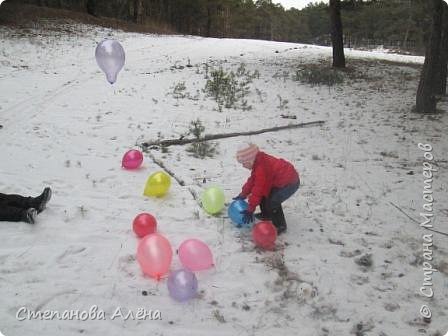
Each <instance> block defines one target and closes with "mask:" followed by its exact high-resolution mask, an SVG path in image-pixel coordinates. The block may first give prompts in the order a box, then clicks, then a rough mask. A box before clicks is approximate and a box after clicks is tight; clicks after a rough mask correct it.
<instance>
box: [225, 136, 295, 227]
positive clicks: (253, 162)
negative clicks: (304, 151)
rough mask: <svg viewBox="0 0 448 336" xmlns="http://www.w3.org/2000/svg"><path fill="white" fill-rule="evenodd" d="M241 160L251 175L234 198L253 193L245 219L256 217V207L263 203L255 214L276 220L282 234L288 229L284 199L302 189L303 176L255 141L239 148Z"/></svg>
mask: <svg viewBox="0 0 448 336" xmlns="http://www.w3.org/2000/svg"><path fill="white" fill-rule="evenodd" d="M236 157H237V160H238V162H239V163H241V164H242V165H243V167H244V168H246V169H250V170H251V175H250V177H249V179H248V180H247V182H246V183H245V184H244V186H243V189H242V191H241V193H240V194H239V195H238V196H237V197H235V198H234V199H245V198H247V197H248V196H249V200H248V203H249V207H248V209H247V210H245V211H243V212H242V213H243V222H244V223H246V224H248V223H250V222H253V220H254V215H253V213H254V211H255V208H256V207H257V205H260V209H261V213H260V214H256V215H255V216H256V217H257V218H259V219H263V220H272V223H273V224H274V226H275V227H276V228H277V233H278V234H280V233H282V232H284V231H286V221H285V216H284V215H283V209H282V203H283V202H284V201H286V200H287V199H288V198H289V197H291V196H292V195H293V194H294V193H295V192H296V191H297V189H299V185H300V179H299V174H298V173H297V171H296V169H295V168H294V166H293V165H292V164H291V163H290V162H288V161H285V160H283V159H278V158H275V157H273V156H271V155H268V154H266V153H264V152H262V151H260V150H259V149H258V147H257V146H256V145H254V144H250V145H249V146H248V147H246V148H244V149H241V150H239V151H238V152H237V155H236Z"/></svg>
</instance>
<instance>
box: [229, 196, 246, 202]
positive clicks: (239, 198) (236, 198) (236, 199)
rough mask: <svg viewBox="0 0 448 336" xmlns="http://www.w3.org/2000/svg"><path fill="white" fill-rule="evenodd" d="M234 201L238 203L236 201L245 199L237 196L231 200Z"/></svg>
mask: <svg viewBox="0 0 448 336" xmlns="http://www.w3.org/2000/svg"><path fill="white" fill-rule="evenodd" d="M232 199H233V200H234V201H238V200H245V199H246V196H242V195H238V196H236V197H234V198H232Z"/></svg>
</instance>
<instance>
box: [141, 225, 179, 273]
mask: <svg viewBox="0 0 448 336" xmlns="http://www.w3.org/2000/svg"><path fill="white" fill-rule="evenodd" d="M172 258H173V250H172V249H171V244H170V242H169V241H168V239H166V238H165V237H164V236H162V235H161V234H159V233H152V234H150V235H148V236H145V237H144V238H143V239H142V240H140V243H139V244H138V248H137V261H138V263H139V264H140V268H141V269H142V271H143V273H144V274H146V275H149V276H150V277H152V278H154V279H156V280H160V279H161V278H162V276H163V275H165V274H167V273H168V271H169V269H170V265H171V260H172Z"/></svg>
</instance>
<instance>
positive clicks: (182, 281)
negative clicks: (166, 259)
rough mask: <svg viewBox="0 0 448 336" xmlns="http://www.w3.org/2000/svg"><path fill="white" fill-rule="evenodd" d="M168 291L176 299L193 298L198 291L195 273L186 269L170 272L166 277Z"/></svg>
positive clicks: (185, 299)
mask: <svg viewBox="0 0 448 336" xmlns="http://www.w3.org/2000/svg"><path fill="white" fill-rule="evenodd" d="M168 291H169V292H170V296H171V297H172V298H173V299H175V300H177V301H181V302H184V301H188V300H190V299H192V298H194V297H195V296H196V294H197V292H198V280H197V279H196V275H194V273H193V272H191V271H189V270H186V269H180V270H177V271H174V272H171V273H170V275H169V277H168Z"/></svg>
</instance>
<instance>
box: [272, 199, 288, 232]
mask: <svg viewBox="0 0 448 336" xmlns="http://www.w3.org/2000/svg"><path fill="white" fill-rule="evenodd" d="M272 224H274V226H275V227H276V228H277V234H278V235H279V234H282V233H283V232H285V231H286V220H285V215H284V214H283V209H282V206H281V205H280V206H279V207H278V208H275V209H272Z"/></svg>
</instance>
